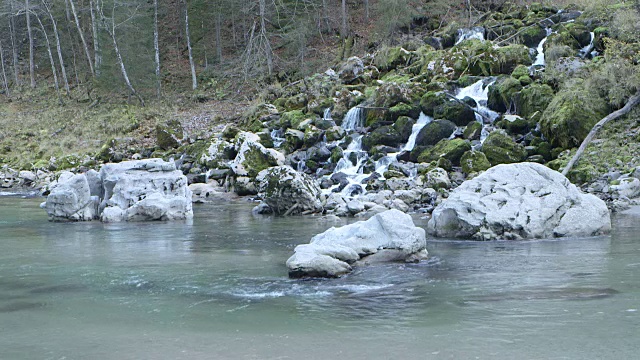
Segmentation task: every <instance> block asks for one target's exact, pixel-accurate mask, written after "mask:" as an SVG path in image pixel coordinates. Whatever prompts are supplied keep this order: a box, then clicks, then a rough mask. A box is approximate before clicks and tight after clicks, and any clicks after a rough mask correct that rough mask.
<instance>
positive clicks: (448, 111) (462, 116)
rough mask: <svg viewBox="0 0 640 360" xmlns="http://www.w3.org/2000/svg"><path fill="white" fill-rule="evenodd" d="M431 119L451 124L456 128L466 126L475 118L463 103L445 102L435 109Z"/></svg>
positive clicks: (473, 113)
mask: <svg viewBox="0 0 640 360" xmlns="http://www.w3.org/2000/svg"><path fill="white" fill-rule="evenodd" d="M433 117H434V118H436V119H445V120H449V121H451V122H453V123H454V124H456V125H457V126H466V125H467V124H468V123H470V122H471V121H474V120H475V118H476V114H475V112H473V110H472V109H471V108H470V107H468V106H467V105H466V104H464V103H460V102H458V101H453V100H451V101H447V102H444V103H443V104H440V105H438V106H436V107H435V109H434V110H433Z"/></svg>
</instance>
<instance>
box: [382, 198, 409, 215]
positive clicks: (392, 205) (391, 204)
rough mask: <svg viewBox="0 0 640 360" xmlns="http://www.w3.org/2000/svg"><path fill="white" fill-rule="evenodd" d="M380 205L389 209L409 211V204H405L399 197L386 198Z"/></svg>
mask: <svg viewBox="0 0 640 360" xmlns="http://www.w3.org/2000/svg"><path fill="white" fill-rule="evenodd" d="M382 205H384V206H386V207H387V208H389V209H395V210H399V211H402V212H403V213H406V212H407V211H409V205H407V204H406V203H405V202H404V201H402V200H400V199H393V200H387V201H385V202H384V203H383V204H382Z"/></svg>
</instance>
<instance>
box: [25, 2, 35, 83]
mask: <svg viewBox="0 0 640 360" xmlns="http://www.w3.org/2000/svg"><path fill="white" fill-rule="evenodd" d="M24 13H25V17H26V18H27V34H28V36H29V78H30V80H31V87H32V88H35V87H36V70H35V66H36V65H35V61H34V56H35V54H34V50H35V49H34V48H33V46H34V45H33V34H32V33H31V12H30V11H29V0H24Z"/></svg>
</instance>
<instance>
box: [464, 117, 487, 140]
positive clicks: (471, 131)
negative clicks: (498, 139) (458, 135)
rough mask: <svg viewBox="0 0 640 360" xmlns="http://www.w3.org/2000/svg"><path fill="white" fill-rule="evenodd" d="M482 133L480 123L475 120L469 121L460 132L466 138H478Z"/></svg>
mask: <svg viewBox="0 0 640 360" xmlns="http://www.w3.org/2000/svg"><path fill="white" fill-rule="evenodd" d="M481 135H482V124H480V123H479V122H477V121H472V122H470V123H469V124H468V125H467V127H466V128H465V129H464V132H463V133H462V137H463V138H465V139H467V140H480V136H481Z"/></svg>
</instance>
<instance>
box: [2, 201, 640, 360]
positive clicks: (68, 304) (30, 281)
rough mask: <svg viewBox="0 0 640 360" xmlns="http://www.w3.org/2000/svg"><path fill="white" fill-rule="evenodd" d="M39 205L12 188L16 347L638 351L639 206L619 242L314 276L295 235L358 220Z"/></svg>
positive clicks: (487, 248)
mask: <svg viewBox="0 0 640 360" xmlns="http://www.w3.org/2000/svg"><path fill="white" fill-rule="evenodd" d="M40 201H42V199H39V198H38V199H23V198H20V197H15V196H4V197H0V359H338V358H345V359H396V358H407V359H408V358H414V359H635V358H638V356H640V355H638V354H639V353H640V312H638V309H639V308H640V214H637V215H633V214H631V215H616V216H615V217H614V219H613V220H614V229H613V232H612V234H611V235H610V236H605V237H597V238H587V239H561V240H544V241H521V242H505V241H498V242H461V241H444V240H429V242H428V249H429V252H430V254H431V256H432V257H431V260H429V261H427V262H424V263H421V264H410V265H407V264H388V265H380V266H370V267H364V268H359V269H357V270H356V271H355V272H354V273H352V274H350V275H348V276H345V277H343V278H341V279H331V280H307V281H301V280H290V279H288V278H287V269H286V267H285V265H284V263H285V261H286V259H287V258H288V257H289V256H290V255H291V254H292V251H293V248H294V247H295V245H297V244H300V243H306V242H308V241H309V239H310V238H311V237H312V236H313V235H315V234H317V233H320V232H322V231H324V230H325V229H327V228H329V227H330V226H333V225H341V224H343V223H328V222H326V221H322V220H319V219H318V218H314V217H289V218H272V217H262V216H253V215H252V214H251V207H252V204H248V203H247V204H228V203H222V204H210V205H198V206H195V209H194V212H195V218H194V219H193V221H192V222H172V223H125V224H101V223H99V222H91V223H50V222H48V221H47V217H46V214H45V212H44V211H43V210H42V209H39V208H38V204H39V202H40ZM415 222H416V224H417V225H420V226H423V225H424V224H425V220H423V219H420V218H417V217H416V218H415Z"/></svg>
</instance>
